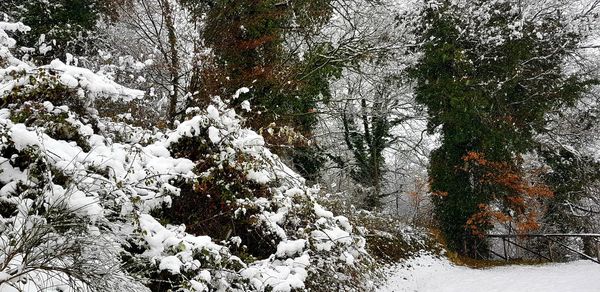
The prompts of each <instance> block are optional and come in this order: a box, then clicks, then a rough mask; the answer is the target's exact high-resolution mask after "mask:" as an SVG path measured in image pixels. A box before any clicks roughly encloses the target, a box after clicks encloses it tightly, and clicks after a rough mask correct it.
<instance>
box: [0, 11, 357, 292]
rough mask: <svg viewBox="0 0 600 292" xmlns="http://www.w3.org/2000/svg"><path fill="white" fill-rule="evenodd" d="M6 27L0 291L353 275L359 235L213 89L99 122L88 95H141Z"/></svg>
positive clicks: (282, 287) (277, 282)
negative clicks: (19, 48)
mask: <svg viewBox="0 0 600 292" xmlns="http://www.w3.org/2000/svg"><path fill="white" fill-rule="evenodd" d="M8 29H23V30H25V27H24V26H22V25H16V24H11V25H9V24H6V23H1V22H0V63H2V64H3V67H2V69H0V89H1V90H0V100H1V104H0V105H1V108H0V141H1V144H0V290H3V289H5V288H6V289H9V288H8V287H13V288H14V289H17V290H25V291H38V290H44V289H46V288H49V287H51V286H52V287H59V289H60V290H62V291H73V290H77V289H89V290H92V291H148V290H151V291H167V290H172V291H215V290H218V291H293V290H295V291H298V290H304V289H312V290H315V291H319V290H321V291H329V290H330V289H332V287H336V289H341V290H348V289H350V288H351V287H352V286H357V285H359V284H357V283H361V282H362V280H363V278H362V277H363V275H362V273H361V269H362V267H363V266H364V264H363V263H364V262H367V261H368V256H367V255H366V251H365V249H364V247H365V240H364V238H363V237H362V236H360V235H357V234H356V232H355V230H354V228H353V226H352V225H351V224H350V223H349V221H348V219H346V218H345V217H341V216H334V215H333V214H332V213H331V212H329V211H326V210H325V209H323V208H322V207H321V206H320V205H319V204H317V203H316V201H315V195H316V193H317V192H318V189H316V188H310V187H307V186H306V184H305V181H304V179H303V178H302V177H301V176H299V175H298V174H296V173H294V172H293V171H292V170H291V169H290V168H288V167H287V166H286V165H284V164H283V163H282V161H281V160H280V159H279V158H278V157H277V156H276V155H274V154H272V153H271V152H270V151H269V150H268V149H267V148H266V147H265V144H264V140H263V138H262V136H260V135H259V134H257V133H256V132H254V131H251V130H249V129H245V128H243V127H241V125H240V120H239V117H238V116H237V115H236V113H235V112H234V111H233V110H231V109H228V108H227V106H226V105H225V104H224V103H223V102H221V101H220V100H219V99H215V100H214V104H213V105H211V106H209V107H208V108H207V109H206V110H203V111H200V112H199V113H198V114H197V115H194V116H192V117H191V118H190V119H189V120H187V121H185V122H183V123H181V125H179V127H178V128H177V129H176V130H173V131H169V132H166V133H154V134H152V133H149V132H148V131H144V130H141V129H139V128H135V127H131V126H128V125H126V124H123V123H117V122H114V121H107V120H105V119H102V118H99V117H98V115H97V111H96V110H95V109H94V108H93V105H94V101H95V100H96V99H103V98H111V99H121V100H131V99H135V98H138V97H139V96H140V94H141V93H140V92H139V91H136V90H131V89H127V88H124V87H122V86H120V85H118V84H116V83H114V82H112V81H110V80H108V79H107V78H105V77H103V76H100V75H97V74H95V73H93V72H91V71H89V70H86V69H82V68H77V67H74V66H69V65H66V64H64V63H62V62H60V61H57V60H56V61H53V62H52V63H51V64H50V65H48V66H41V67H38V66H33V65H31V64H27V63H25V62H22V61H20V60H17V59H15V58H14V57H13V56H12V55H11V54H10V48H11V47H12V46H14V42H13V41H11V39H10V38H9V37H8V36H7V34H6V33H5V31H6V30H8ZM121 126H122V127H121ZM122 129H126V130H122Z"/></svg>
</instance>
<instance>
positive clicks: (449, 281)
mask: <svg viewBox="0 0 600 292" xmlns="http://www.w3.org/2000/svg"><path fill="white" fill-rule="evenodd" d="M390 274H391V275H392V276H390V278H389V280H388V281H387V283H385V285H384V286H383V287H381V288H380V289H379V292H415V291H417V292H455V291H456V292H480V291H481V292H598V291H600V265H599V264H596V263H594V262H591V261H576V262H570V263H564V264H547V265H537V266H520V265H514V266H504V267H496V268H490V269H483V270H480V269H471V268H467V267H461V266H455V265H453V264H451V263H450V262H449V261H448V260H447V259H437V258H434V257H431V256H421V257H419V258H416V259H413V260H411V261H409V262H407V263H406V264H405V265H403V266H398V267H396V268H394V269H392V271H391V272H390Z"/></svg>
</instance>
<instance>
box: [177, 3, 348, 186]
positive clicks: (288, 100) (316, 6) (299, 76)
mask: <svg viewBox="0 0 600 292" xmlns="http://www.w3.org/2000/svg"><path fill="white" fill-rule="evenodd" d="M182 2H183V3H184V4H185V5H187V6H188V7H190V8H191V9H192V10H193V11H194V12H195V15H196V17H197V18H198V22H202V23H204V26H203V28H202V42H203V45H205V46H207V47H209V48H211V50H212V57H211V58H210V59H208V60H205V61H204V63H205V64H204V67H203V68H202V69H201V70H200V71H199V72H197V74H196V77H195V78H194V79H195V80H194V81H193V84H192V85H191V88H190V92H194V93H195V94H194V100H195V101H196V103H200V104H206V103H208V102H209V101H210V98H211V97H212V96H215V95H219V96H224V97H229V96H232V95H234V94H235V93H236V90H237V89H239V88H242V87H247V88H249V91H248V92H245V93H242V94H241V95H240V96H239V98H237V99H235V100H233V101H232V104H233V106H235V107H240V105H241V104H242V103H243V102H244V101H246V100H250V101H251V104H252V106H253V107H254V108H253V110H252V111H249V112H246V111H244V110H241V111H240V112H241V113H242V114H244V115H245V116H246V117H247V118H248V120H249V124H250V126H251V127H253V128H254V129H257V130H260V129H266V128H274V129H276V130H275V132H276V133H275V134H269V133H268V132H264V134H265V135H266V138H267V142H269V143H270V144H272V145H273V146H284V147H283V148H282V149H279V151H278V152H279V154H286V155H284V156H288V157H289V158H290V159H291V160H292V161H293V162H294V164H295V166H296V168H297V169H298V170H299V171H300V172H301V173H302V174H303V175H306V176H309V177H311V176H314V175H315V174H316V173H317V169H318V165H319V164H320V162H321V161H322V160H321V158H320V157H319V155H317V154H316V151H315V150H314V149H313V148H312V147H311V145H309V143H308V142H307V141H308V140H307V139H310V138H311V132H312V128H313V127H314V125H315V123H316V121H317V120H316V112H315V111H316V110H315V109H316V107H317V103H318V102H319V101H322V100H326V99H327V98H328V97H329V96H330V92H329V80H330V79H331V78H334V77H336V76H339V74H340V68H338V67H336V66H334V65H332V64H329V63H328V62H327V61H326V60H325V58H324V57H322V56H323V54H325V51H326V50H327V49H328V48H329V46H328V44H327V43H320V44H313V45H311V46H306V44H307V43H306V42H303V45H302V47H297V46H293V45H292V44H291V43H290V39H292V38H300V39H301V38H310V37H311V35H314V34H315V33H317V32H318V30H319V29H320V28H321V26H322V25H323V24H324V23H326V22H327V21H328V20H329V17H330V14H331V7H330V5H328V4H329V0H302V1H291V2H290V1H274V0H258V1H255V0H242V1H230V0H215V1H207V2H201V3H200V2H198V1H187V0H183V1H182ZM300 52H302V53H300ZM292 129H293V130H292ZM293 132H295V133H297V134H299V135H295V134H293ZM289 133H292V134H289ZM279 134H281V135H279ZM290 137H292V139H290ZM294 137H297V138H299V139H294ZM290 144H292V145H294V146H295V147H293V148H289V147H286V145H287V146H289V145H290Z"/></svg>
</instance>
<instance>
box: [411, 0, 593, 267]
mask: <svg viewBox="0 0 600 292" xmlns="http://www.w3.org/2000/svg"><path fill="white" fill-rule="evenodd" d="M466 2H468V4H465V3H462V4H461V3H458V2H456V1H443V2H442V3H441V4H438V5H432V6H429V7H427V8H426V9H424V12H423V14H422V23H421V25H420V27H419V28H418V34H419V35H420V38H421V41H422V46H421V48H422V52H423V55H422V56H421V58H420V59H419V60H418V63H417V64H416V66H415V67H414V68H413V71H412V76H413V77H414V78H415V80H416V100H417V102H419V103H420V104H422V105H424V106H426V108H427V113H428V115H429V119H430V120H429V124H428V130H429V131H430V132H431V133H433V132H436V131H439V132H440V133H441V134H442V145H441V147H439V148H438V149H436V150H435V151H433V153H432V155H431V161H430V168H429V175H430V179H431V191H432V193H433V194H434V205H435V216H436V219H437V221H438V222H439V225H440V228H441V231H442V232H443V234H444V235H445V237H446V240H447V242H448V246H449V248H451V249H453V250H456V251H459V252H460V253H462V254H470V255H473V256H476V254H477V248H476V247H475V245H476V244H475V242H476V241H477V239H476V238H475V237H473V234H472V232H471V231H470V230H469V229H468V228H467V227H466V223H467V220H468V219H469V218H470V217H471V216H472V215H473V214H475V213H477V212H478V211H479V208H480V204H489V203H490V202H492V201H493V200H496V199H498V197H499V196H502V195H505V194H503V193H502V192H505V191H503V190H502V189H501V188H499V189H489V187H486V188H484V187H482V185H481V183H480V179H481V177H480V175H481V174H480V173H479V172H478V170H477V169H475V168H476V167H474V166H472V165H471V166H470V168H469V167H467V164H466V163H465V161H464V159H463V158H464V157H465V156H466V155H467V154H468V153H469V152H477V153H482V154H483V155H485V157H486V159H487V160H489V161H495V162H505V163H508V164H509V165H512V167H514V168H515V169H518V168H519V165H520V163H521V162H520V160H519V159H518V157H519V156H520V154H523V153H526V152H527V151H530V150H532V149H533V148H534V147H535V141H534V136H535V135H536V133H540V132H543V131H544V125H545V123H546V120H545V118H546V113H547V112H549V111H550V110H552V109H555V108H557V107H559V106H561V105H565V104H570V103H573V102H574V101H576V100H577V99H578V98H579V97H580V94H581V93H582V92H583V91H584V90H585V89H586V87H587V85H589V84H590V83H591V81H589V80H582V79H580V78H579V77H577V76H567V74H566V73H565V72H564V71H563V69H562V66H561V65H562V64H563V61H564V59H565V58H566V57H568V56H569V54H570V53H572V51H573V50H574V48H575V47H576V46H577V43H578V41H579V36H578V35H577V34H574V33H572V32H568V31H567V30H566V29H565V25H564V23H562V22H561V13H560V12H559V11H556V13H548V14H544V15H542V16H539V17H538V18H537V19H535V20H531V19H524V18H523V15H522V12H521V11H520V10H519V8H518V5H517V4H518V3H516V2H515V3H513V1H474V2H473V1H466ZM461 5H473V6H474V7H480V8H481V9H480V14H478V15H472V14H469V13H468V11H467V10H466V9H465V8H464V6H462V7H461ZM471 11H473V10H471ZM481 11H484V12H483V13H481ZM515 26H517V27H515ZM515 31H518V32H519V33H515ZM479 227H480V228H481V229H483V230H487V229H489V228H490V227H491V226H479Z"/></svg>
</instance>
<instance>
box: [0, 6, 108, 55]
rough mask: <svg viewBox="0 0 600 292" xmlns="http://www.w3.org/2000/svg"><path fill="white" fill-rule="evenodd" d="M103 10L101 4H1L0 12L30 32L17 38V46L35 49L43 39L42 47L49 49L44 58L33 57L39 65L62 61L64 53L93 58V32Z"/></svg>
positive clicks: (37, 53)
mask: <svg viewBox="0 0 600 292" xmlns="http://www.w3.org/2000/svg"><path fill="white" fill-rule="evenodd" d="M104 6H105V5H104V1H102V0H52V1H39V0H3V1H0V11H4V12H6V13H7V14H8V16H9V17H10V18H11V19H13V20H15V21H21V22H23V23H25V24H26V25H28V26H29V27H31V31H30V32H28V33H26V34H21V35H18V36H16V38H17V41H18V43H19V44H21V45H23V46H26V47H31V48H35V49H37V48H38V47H39V45H40V43H39V41H40V36H42V35H44V36H45V39H44V43H45V44H47V45H49V46H52V50H51V51H49V52H47V53H46V54H41V53H40V52H39V51H37V52H35V53H33V54H32V56H33V57H35V59H36V60H39V61H40V63H47V62H49V61H51V60H53V59H55V58H61V59H63V60H64V58H65V53H71V54H73V55H87V54H90V53H91V54H95V46H94V44H95V42H94V40H95V35H94V33H93V32H94V30H95V28H96V23H97V21H98V20H99V18H100V15H101V13H102V12H103V11H104V10H103V7H104Z"/></svg>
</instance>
